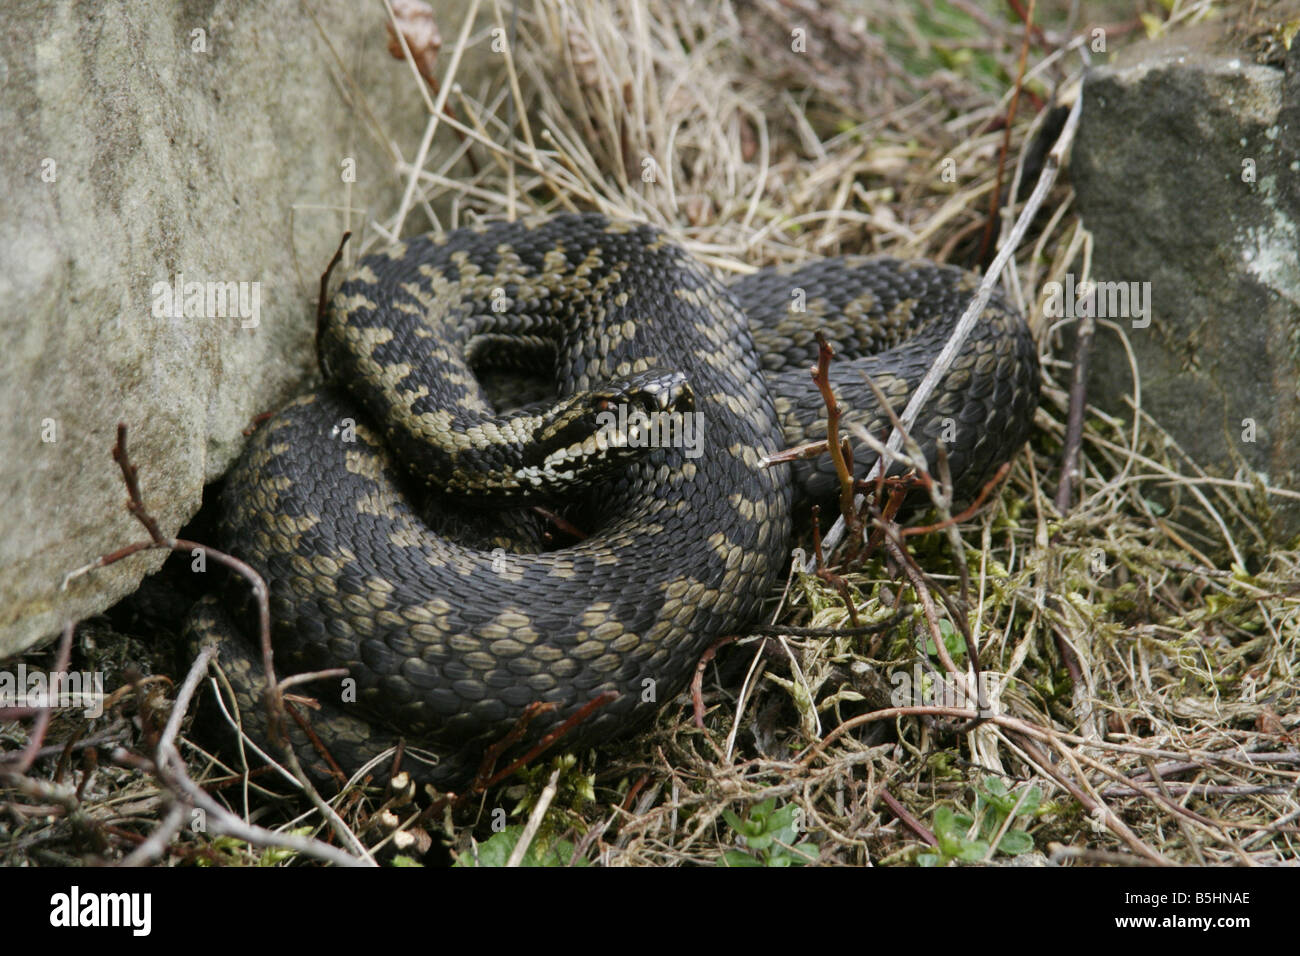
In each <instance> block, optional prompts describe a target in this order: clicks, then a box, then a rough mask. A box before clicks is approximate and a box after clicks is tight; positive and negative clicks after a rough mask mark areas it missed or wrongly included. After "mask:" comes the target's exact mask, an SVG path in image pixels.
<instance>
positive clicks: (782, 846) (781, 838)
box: [718, 799, 817, 866]
mask: <svg viewBox="0 0 1300 956" xmlns="http://www.w3.org/2000/svg"><path fill="white" fill-rule="evenodd" d="M798 815H799V808H798V807H797V806H795V805H794V804H793V803H790V804H787V805H786V806H784V807H782V808H781V809H780V810H778V809H776V801H775V800H771V799H769V800H764V801H763V802H762V803H757V804H755V805H754V806H752V807H750V808H749V814H748V815H747V816H746V818H745V819H744V820H742V819H740V817H738V816H736V815H735V814H734V813H732V812H731V811H730V810H723V811H722V816H723V819H725V820H726V821H727V823H729V824H730V825H731V828H732V829H733V830H735V831H736V833H737V834H739V836H740V838H741V840H742V841H743V842H744V844H745V849H746V850H748V851H749V852H745V851H744V850H727V851H726V852H724V853H723V854H722V857H721V858H720V859H719V860H718V865H719V866H803V865H804V864H805V863H815V862H817V844H815V843H813V842H812V841H810V840H805V841H804V842H803V843H799V844H796V843H795V842H794V841H795V840H796V839H797V838H798V836H799V826H798V823H797V821H796V817H797V816H798Z"/></svg>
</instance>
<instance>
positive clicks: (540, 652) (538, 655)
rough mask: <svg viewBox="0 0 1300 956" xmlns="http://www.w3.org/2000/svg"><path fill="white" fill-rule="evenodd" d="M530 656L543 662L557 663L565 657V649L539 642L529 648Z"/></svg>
mask: <svg viewBox="0 0 1300 956" xmlns="http://www.w3.org/2000/svg"><path fill="white" fill-rule="evenodd" d="M529 656H530V657H532V658H533V659H535V660H538V661H541V662H542V663H543V664H555V663H556V662H558V661H562V660H563V659H564V649H563V648H560V647H554V646H552V645H549V644H538V645H537V646H536V647H533V648H530V649H529Z"/></svg>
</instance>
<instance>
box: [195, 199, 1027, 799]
mask: <svg viewBox="0 0 1300 956" xmlns="http://www.w3.org/2000/svg"><path fill="white" fill-rule="evenodd" d="M974 288H975V280H974V279H973V278H972V277H970V276H969V275H967V274H965V273H963V272H961V271H959V270H956V269H953V268H950V267H944V266H938V265H934V264H931V263H925V262H905V261H898V260H891V259H879V258H867V257H849V258H843V259H825V260H817V261H814V262H811V263H806V264H801V265H797V266H787V267H780V268H775V269H767V270H762V271H760V272H758V273H755V274H754V275H751V276H748V277H745V278H743V279H741V280H739V281H736V282H733V283H731V284H730V285H724V284H723V283H721V282H720V281H719V280H718V279H717V278H716V277H715V276H714V275H712V274H711V273H710V272H709V271H708V270H706V269H704V268H703V267H702V266H701V265H699V264H698V263H697V262H696V261H695V260H694V259H692V258H691V257H690V256H689V255H688V254H687V253H686V252H685V251H684V250H683V249H681V248H680V247H679V246H677V245H675V244H673V243H672V242H671V241H669V240H668V238H667V237H666V236H665V235H664V234H663V233H662V232H660V231H659V230H656V229H654V228H652V227H650V226H648V225H642V224H630V223H624V222H616V221H611V220H608V219H605V218H604V217H601V216H596V215H565V216H558V217H554V218H550V219H546V220H533V221H525V222H517V223H496V224H492V225H487V226H483V227H477V228H473V229H461V230H456V231H454V232H449V233H445V234H442V235H437V236H433V235H430V236H421V237H417V238H413V239H411V240H408V241H406V242H403V243H400V244H398V245H396V246H394V247H393V248H391V249H388V250H387V251H385V252H381V253H378V254H375V255H371V256H368V257H367V258H365V259H364V260H363V261H362V262H361V263H360V264H359V265H358V266H357V267H356V269H355V270H354V271H353V272H352V273H351V274H350V275H349V276H348V277H347V278H346V279H345V280H344V281H343V283H342V284H341V286H340V288H339V290H338V292H337V293H336V294H335V295H334V297H333V299H332V302H331V307H330V310H329V316H328V319H327V321H326V323H325V325H324V328H323V330H322V334H321V340H320V343H319V345H320V350H321V355H322V358H323V365H324V367H325V368H326V370H327V372H328V376H329V384H327V386H326V387H324V388H322V389H320V390H318V391H316V392H313V393H311V394H308V395H305V396H303V397H301V398H300V399H298V400H296V401H294V402H293V403H291V404H290V405H289V406H288V407H287V408H285V409H283V410H282V411H281V412H279V413H278V414H277V415H276V416H274V417H273V418H272V419H271V420H270V421H269V422H268V423H267V424H265V425H264V426H263V427H262V428H261V429H260V430H259V432H258V433H257V434H256V435H255V436H254V438H253V439H252V440H251V441H250V443H249V446H248V448H247V449H246V451H245V452H244V454H243V456H242V458H241V459H240V461H239V462H238V464H237V465H236V466H235V468H234V469H233V471H232V472H231V473H230V475H229V477H228V479H227V482H226V486H225V488H224V491H223V494H222V498H221V513H222V519H221V522H222V523H221V536H222V543H223V545H224V546H225V547H226V548H227V549H228V550H230V551H231V552H232V553H234V554H236V555H237V556H239V557H241V558H243V559H245V560H246V561H248V562H249V563H250V564H251V565H252V566H253V567H255V568H256V569H257V570H258V571H259V572H260V573H261V574H262V575H263V576H264V577H265V579H266V580H267V583H268V585H269V588H270V603H271V613H272V621H273V639H274V644H275V651H276V661H277V666H278V667H279V668H280V669H281V670H282V671H283V672H285V673H289V672H292V671H299V670H302V671H307V670H311V671H314V670H321V669H326V668H336V667H343V668H346V669H347V670H348V673H349V677H348V678H347V679H346V680H345V681H344V682H343V683H342V684H338V683H332V682H329V681H321V682H318V683H317V684H315V685H313V687H312V692H313V693H314V694H316V695H317V696H318V697H319V699H320V700H321V704H322V708H323V709H322V711H321V713H319V714H313V716H312V718H311V724H312V727H313V729H314V730H315V731H316V733H317V734H318V735H319V736H320V738H321V739H322V741H323V742H324V743H325V744H326V746H327V748H328V749H329V751H330V752H331V753H332V755H333V756H334V757H335V759H336V760H337V761H338V762H339V763H340V764H341V765H342V766H343V768H344V769H345V770H347V771H348V772H354V771H356V770H357V769H358V768H360V767H361V766H362V765H364V764H366V762H367V761H369V760H372V759H373V758H375V757H376V756H377V755H379V754H381V753H383V752H384V751H385V750H386V749H387V748H389V747H391V746H393V745H394V744H395V743H396V742H397V740H398V738H399V737H400V738H401V739H402V740H403V741H404V743H405V754H406V757H404V762H403V768H404V769H407V770H410V771H411V772H412V773H413V775H414V776H415V777H417V778H419V779H423V780H426V781H428V782H431V783H433V784H435V785H437V786H440V787H453V786H459V785H462V784H463V783H464V782H465V781H466V780H467V779H468V778H469V777H470V776H472V774H473V772H474V771H475V769H476V768H477V767H478V764H479V762H480V760H481V758H482V755H483V753H484V751H485V750H486V749H487V748H488V747H490V746H491V745H492V744H493V743H494V742H496V741H498V740H500V739H501V738H502V737H503V736H504V735H505V734H506V733H507V732H508V731H510V729H511V728H512V727H513V726H514V725H515V724H516V722H517V721H518V720H519V717H520V715H521V714H522V713H523V712H524V710H525V708H527V707H528V705H530V704H532V703H534V702H543V703H547V704H553V705H555V706H554V708H553V709H551V710H549V711H548V712H546V713H544V714H542V715H541V716H539V717H537V718H536V719H534V720H533V721H532V723H530V724H529V726H528V732H527V734H526V735H525V737H524V738H523V740H521V741H520V742H519V744H518V745H517V747H516V748H515V749H516V751H517V750H518V749H519V748H522V747H524V746H526V745H527V744H529V743H531V742H535V741H536V740H537V739H538V738H539V737H540V736H541V735H543V734H545V733H547V732H549V731H552V730H554V729H556V728H557V727H558V726H559V725H560V724H561V723H562V722H563V721H565V720H566V719H568V718H570V717H572V716H573V715H574V714H575V713H576V712H578V711H579V710H580V709H581V708H582V707H583V706H584V705H586V704H587V703H588V702H590V701H591V700H593V699H594V698H596V697H597V696H598V695H600V694H602V693H604V692H607V691H613V692H615V693H616V694H617V695H618V696H617V698H616V699H614V700H613V701H612V702H611V703H609V704H607V705H606V706H603V707H600V708H599V709H598V710H596V711H595V712H594V713H592V714H591V715H590V716H588V717H587V718H586V719H585V720H583V721H582V722H581V724H580V725H579V727H578V728H577V730H576V732H575V734H574V735H573V736H572V737H567V738H565V746H566V747H580V746H587V745H591V744H593V743H596V742H599V741H602V740H606V739H609V738H611V737H613V736H615V735H619V734H623V733H625V732H627V731H629V730H631V729H633V728H635V727H638V726H640V725H642V724H644V723H645V722H646V721H647V720H649V719H650V718H651V716H652V715H653V714H655V713H656V712H657V710H658V709H659V707H660V706H661V705H662V704H664V703H666V702H667V701H669V700H671V699H672V698H673V696H674V695H676V694H677V693H678V692H680V691H681V690H682V689H683V688H684V686H685V685H686V683H687V681H688V680H689V678H690V676H691V674H692V673H693V671H694V668H695V664H696V661H697V660H698V659H699V657H700V655H701V653H702V652H703V651H704V650H705V649H706V648H707V647H709V646H710V645H711V644H712V643H714V642H715V641H716V640H717V639H718V638H719V637H721V636H723V635H725V634H728V633H733V632H735V631H736V630H738V629H740V628H743V627H744V626H745V625H746V624H747V623H749V622H750V621H752V620H753V619H754V617H755V616H756V615H757V613H758V611H759V608H760V604H761V602H762V601H763V599H764V598H765V597H766V596H767V595H768V592H769V591H770V590H771V588H772V585H773V583H774V582H775V581H776V579H777V577H778V575H779V574H780V573H781V570H782V566H783V564H784V562H785V561H786V559H787V556H788V549H789V544H790V535H791V515H792V509H793V507H794V503H795V501H796V493H797V494H798V496H799V500H804V499H808V498H812V499H818V498H821V499H824V498H825V497H826V496H827V495H828V494H829V493H833V491H834V489H835V487H836V484H835V478H834V475H833V472H832V471H831V470H830V466H829V464H828V463H827V462H825V461H807V462H801V463H799V464H797V465H796V466H794V467H777V468H764V467H762V466H761V462H762V460H763V458H764V457H765V456H767V455H770V454H772V453H773V452H775V451H778V450H779V449H781V448H783V447H787V446H789V445H792V444H795V443H799V442H803V441H808V440H814V439H816V438H817V437H824V436H825V427H826V424H825V410H824V407H823V403H822V401H821V399H820V397H819V396H818V394H817V392H816V390H815V389H814V388H813V386H812V383H811V380H810V379H809V377H808V366H809V365H810V364H814V363H815V361H816V354H817V344H816V341H815V339H814V332H815V330H817V329H821V330H823V331H824V332H825V333H826V335H827V338H828V339H829V340H830V341H831V343H832V345H833V346H834V348H835V350H836V352H837V355H838V356H840V357H839V358H837V360H836V361H835V363H833V365H832V385H833V387H834V389H835V391H836V394H837V395H838V397H839V401H840V404H841V405H842V406H844V407H845V408H846V410H847V411H846V419H847V421H849V422H851V423H855V424H857V425H861V426H862V427H864V428H866V429H867V430H868V431H870V432H872V433H874V434H880V433H881V432H882V431H883V430H885V429H887V427H888V419H887V418H886V416H885V414H884V413H883V411H882V410H881V409H880V408H878V407H877V402H876V399H875V398H874V397H873V395H872V392H871V391H870V390H869V388H868V386H867V385H866V382H865V378H864V373H865V375H869V376H870V377H871V379H872V380H873V381H874V382H875V383H876V385H877V386H879V387H880V388H881V389H882V390H883V392H884V394H885V395H886V396H887V397H888V399H889V401H890V402H891V404H893V405H894V407H895V410H896V411H901V409H902V408H903V406H904V405H905V404H906V401H907V398H908V396H909V394H910V393H911V391H912V389H913V388H915V386H916V384H917V383H918V382H919V380H920V378H921V377H922V376H923V375H924V373H925V371H926V370H927V369H928V367H929V365H930V363H931V362H932V361H933V359H934V357H935V356H936V355H937V354H938V352H939V350H940V349H941V348H942V347H943V344H944V342H945V341H946V339H947V338H948V335H949V334H950V333H951V331H952V328H953V325H954V323H955V322H956V320H957V318H958V317H959V315H960V313H961V311H962V309H963V308H964V307H965V305H966V303H967V302H968V301H969V298H970V296H971V294H972V293H973V291H974ZM538 363H540V365H541V367H543V368H546V369H548V370H550V371H551V372H552V373H553V379H552V381H553V383H554V392H553V394H552V395H551V396H550V397H549V398H547V399H545V400H543V401H540V402H533V403H530V404H528V405H525V406H524V407H522V408H518V409H514V410H511V411H506V412H498V411H497V409H496V408H495V407H494V405H493V403H492V402H491V400H490V398H489V395H488V393H487V392H486V391H485V390H484V388H483V386H482V385H481V383H480V380H479V377H478V375H476V371H481V370H482V369H483V367H484V366H487V365H520V366H533V367H537V366H538ZM1037 398H1038V365H1037V357H1036V352H1035V349H1034V345H1033V341H1032V338H1031V337H1030V334H1029V331H1028V328H1027V327H1026V325H1025V323H1024V320H1023V319H1022V318H1021V317H1020V316H1019V315H1018V314H1017V313H1016V312H1015V311H1014V310H1012V309H1011V308H1009V307H1008V306H1007V305H1006V304H1005V303H1004V302H1002V301H1001V300H1000V299H998V298H997V297H994V299H993V300H992V301H991V302H990V303H989V306H988V307H987V309H986V310H985V313H984V315H983V316H982V317H981V320H980V322H979V323H978V325H977V327H976V329H975V330H974V331H973V332H972V334H971V335H970V337H969V339H968V341H967V343H966V345H965V347H964V349H963V352H962V353H961V355H960V356H959V358H958V360H957V361H956V363H955V364H954V365H953V367H952V369H951V370H950V371H949V372H948V374H947V375H946V377H945V378H944V379H943V381H942V382H941V384H940V386H939V389H938V390H937V392H936V394H935V396H934V397H933V398H932V399H931V401H930V402H929V404H928V405H927V407H926V408H925V409H924V410H923V413H922V415H921V418H920V420H919V421H918V423H917V425H916V427H915V428H914V429H913V435H914V437H916V438H917V439H918V440H919V441H920V443H921V445H922V447H923V448H924V449H925V450H926V452H927V454H929V455H930V456H931V460H932V461H933V460H934V459H933V455H934V448H935V443H936V441H937V440H938V439H939V438H940V437H941V436H942V437H943V438H944V439H946V447H947V450H948V455H949V460H950V465H951V468H952V473H953V475H954V476H955V483H956V484H957V486H958V491H959V493H961V492H964V493H966V494H967V495H969V493H970V492H971V491H972V490H973V489H977V488H978V487H979V486H980V485H981V484H982V483H983V482H984V481H986V480H987V479H988V477H990V476H991V475H992V474H993V472H994V471H995V469H996V468H997V467H998V466H999V465H1000V464H1001V463H1002V462H1003V461H1005V460H1007V459H1008V458H1009V457H1010V456H1011V455H1012V454H1014V452H1015V451H1016V449H1017V448H1018V447H1019V446H1020V445H1021V444H1022V443H1023V442H1024V441H1025V439H1026V437H1027V435H1028V432H1029V429H1030V425H1031V421H1032V416H1033V412H1034V409H1035V407H1036V405H1037ZM629 409H631V411H632V415H631V416H630V417H629V416H628V415H627V412H628V410H629ZM620 413H621V414H622V416H623V417H622V418H620V417H619V414H620ZM638 413H639V415H638ZM656 414H660V415H664V416H668V417H667V418H665V421H673V422H678V423H679V424H684V425H685V428H686V430H683V429H682V428H679V429H678V430H677V431H675V432H674V431H672V430H671V429H666V430H665V432H664V434H667V435H669V436H670V437H672V438H673V439H674V440H671V441H660V442H653V441H647V440H646V439H647V432H645V431H644V430H641V429H639V428H638V425H637V422H642V423H644V422H645V421H646V420H649V419H653V418H654V416H655V415H656ZM640 416H645V417H640ZM629 422H631V423H632V424H628V423H629ZM819 429H820V431H819ZM649 437H651V438H653V437H654V435H653V433H649ZM660 437H662V436H660ZM855 460H856V467H857V470H858V472H859V474H860V475H865V473H866V471H867V470H868V469H869V468H870V467H871V465H872V463H873V455H872V454H871V453H870V451H869V450H868V449H866V448H865V447H863V448H859V449H857V450H856V454H855ZM535 502H543V503H547V504H548V505H550V506H551V507H553V508H554V509H555V510H557V511H560V512H562V513H563V515H564V517H565V518H567V519H568V520H569V521H570V522H571V523H572V524H574V525H576V526H577V527H578V528H580V529H582V530H583V531H584V532H586V533H587V536H586V537H585V538H583V539H581V540H578V541H576V543H572V544H567V545H565V546H562V547H553V545H551V544H550V543H548V542H547V540H546V539H545V533H544V530H543V529H539V527H538V524H537V521H536V519H534V518H533V517H532V514H531V510H530V508H529V507H528V506H529V505H530V504H532V503H535ZM548 547H553V549H550V550H548V549H547V548H548ZM246 613H247V612H246V610H244V609H240V608H235V609H234V610H233V613H232V612H231V611H227V610H226V609H225V608H224V607H223V605H222V604H221V603H220V602H219V601H218V600H216V599H208V600H206V601H204V602H202V603H201V604H200V605H199V606H198V607H197V608H196V609H195V611H194V613H193V614H192V616H191V622H190V628H189V633H190V636H191V639H192V642H193V641H198V640H212V641H215V642H216V643H217V646H218V648H219V652H220V659H221V661H222V662H223V665H224V667H225V669H226V671H227V673H228V674H229V676H230V677H231V684H232V686H233V687H234V688H235V689H236V696H237V698H238V700H239V702H240V704H241V710H242V711H243V716H244V720H245V724H246V725H249V724H250V723H255V721H256V718H257V714H256V713H255V712H256V711H257V710H258V709H259V708H258V707H257V695H256V693H255V691H254V689H255V688H257V687H259V686H260V677H259V676H258V670H259V668H258V665H256V664H255V663H254V658H253V656H252V655H251V654H250V653H249V652H248V651H247V650H246V649H245V646H244V644H243V642H242V641H240V640H238V639H237V638H235V637H233V636H231V635H232V632H234V631H237V630H239V627H238V624H239V621H238V618H240V616H241V615H243V614H246ZM232 618H233V619H234V620H232ZM294 733H295V734H296V735H297V736H296V742H297V743H298V745H299V747H300V751H301V752H302V753H303V754H304V756H306V757H308V758H309V760H310V762H311V763H313V764H319V762H320V761H319V757H318V756H317V755H316V753H315V751H314V750H312V748H310V747H309V746H308V745H307V741H306V738H305V737H303V736H302V735H301V733H300V732H299V731H298V730H295V731H294ZM512 752H514V751H512Z"/></svg>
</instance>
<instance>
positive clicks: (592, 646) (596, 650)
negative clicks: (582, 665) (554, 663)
mask: <svg viewBox="0 0 1300 956" xmlns="http://www.w3.org/2000/svg"><path fill="white" fill-rule="evenodd" d="M604 653H605V645H604V644H603V643H601V642H600V641H582V642H581V643H580V644H578V645H577V646H576V647H571V648H570V649H569V657H570V658H572V659H573V660H575V661H590V660H595V659H596V658H597V657H600V655H602V654H604Z"/></svg>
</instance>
